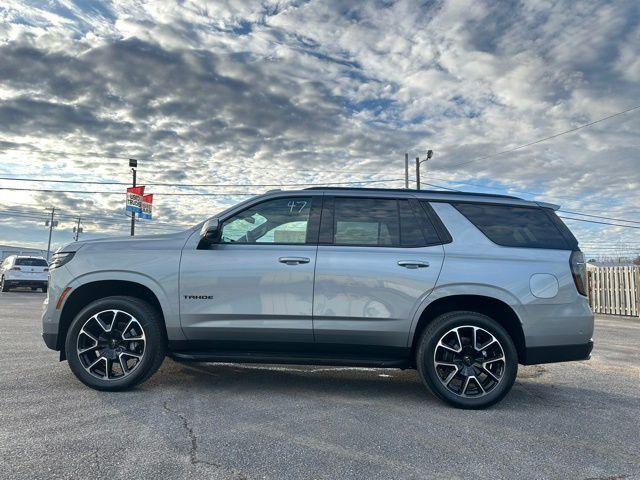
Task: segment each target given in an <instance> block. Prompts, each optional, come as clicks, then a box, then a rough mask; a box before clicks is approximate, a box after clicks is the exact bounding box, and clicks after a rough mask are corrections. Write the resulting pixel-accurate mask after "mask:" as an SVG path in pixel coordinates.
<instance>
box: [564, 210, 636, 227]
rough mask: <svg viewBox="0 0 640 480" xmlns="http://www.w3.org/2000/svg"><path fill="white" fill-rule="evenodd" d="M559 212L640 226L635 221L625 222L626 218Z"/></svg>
mask: <svg viewBox="0 0 640 480" xmlns="http://www.w3.org/2000/svg"><path fill="white" fill-rule="evenodd" d="M558 211H559V212H562V213H568V214H570V215H581V216H583V217H590V218H602V219H604V220H614V221H616V222H626V223H637V224H638V225H640V222H638V221H635V220H625V219H624V218H615V217H604V216H602V215H589V214H588V213H580V212H572V211H570V210H558Z"/></svg>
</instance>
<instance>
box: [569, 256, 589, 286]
mask: <svg viewBox="0 0 640 480" xmlns="http://www.w3.org/2000/svg"><path fill="white" fill-rule="evenodd" d="M569 265H571V274H572V275H573V282H574V283H575V284H576V290H578V293H579V294H580V295H584V296H585V297H586V296H587V265H586V263H585V261H584V254H583V253H582V252H581V251H580V250H576V251H573V252H571V257H570V258H569Z"/></svg>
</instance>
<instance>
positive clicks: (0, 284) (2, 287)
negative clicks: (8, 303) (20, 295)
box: [0, 275, 9, 292]
mask: <svg viewBox="0 0 640 480" xmlns="http://www.w3.org/2000/svg"><path fill="white" fill-rule="evenodd" d="M8 291H9V285H8V284H7V283H6V282H5V281H4V275H3V276H2V278H0V292H8Z"/></svg>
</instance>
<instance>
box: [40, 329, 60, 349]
mask: <svg viewBox="0 0 640 480" xmlns="http://www.w3.org/2000/svg"><path fill="white" fill-rule="evenodd" d="M42 339H43V340H44V344H45V345H46V346H47V347H49V348H50V349H51V350H58V334H57V333H43V334H42Z"/></svg>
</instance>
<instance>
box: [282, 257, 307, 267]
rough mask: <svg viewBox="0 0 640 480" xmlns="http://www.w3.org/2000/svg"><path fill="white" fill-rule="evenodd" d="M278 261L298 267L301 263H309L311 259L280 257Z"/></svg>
mask: <svg viewBox="0 0 640 480" xmlns="http://www.w3.org/2000/svg"><path fill="white" fill-rule="evenodd" d="M278 261H279V262H280V263H286V264H287V265H300V264H301V263H309V262H310V261H311V259H310V258H307V257H280V258H279V259H278Z"/></svg>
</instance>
